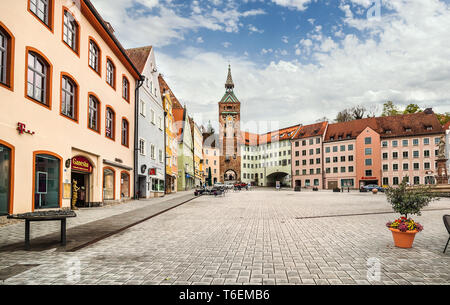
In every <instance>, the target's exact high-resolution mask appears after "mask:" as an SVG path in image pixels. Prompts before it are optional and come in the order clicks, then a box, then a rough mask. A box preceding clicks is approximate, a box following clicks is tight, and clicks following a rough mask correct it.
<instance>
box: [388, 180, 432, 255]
mask: <svg viewBox="0 0 450 305" xmlns="http://www.w3.org/2000/svg"><path fill="white" fill-rule="evenodd" d="M386 197H387V200H388V201H389V203H390V204H391V205H392V208H393V210H394V211H395V212H397V213H399V214H401V215H402V217H400V218H398V219H396V220H395V221H393V222H388V223H387V224H386V226H387V227H388V228H389V230H391V232H392V237H393V238H394V244H395V246H397V247H399V248H411V247H412V244H413V242H414V238H415V236H416V234H417V233H418V232H420V231H422V230H423V226H422V225H421V224H420V223H417V222H415V221H414V220H413V219H411V218H408V215H419V216H420V215H421V213H420V211H421V210H422V209H423V208H424V207H426V206H427V205H428V204H429V203H430V202H431V201H433V200H436V199H437V196H436V195H435V194H433V193H432V192H431V189H430V187H429V186H416V187H414V188H408V186H407V182H406V179H405V180H403V182H402V183H401V184H400V186H399V187H397V188H392V187H390V188H387V189H386Z"/></svg>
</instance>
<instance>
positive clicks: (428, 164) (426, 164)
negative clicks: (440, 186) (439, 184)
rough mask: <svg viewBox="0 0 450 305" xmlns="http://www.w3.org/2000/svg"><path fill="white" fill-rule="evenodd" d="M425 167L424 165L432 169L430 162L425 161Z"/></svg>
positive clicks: (425, 167)
mask: <svg viewBox="0 0 450 305" xmlns="http://www.w3.org/2000/svg"><path fill="white" fill-rule="evenodd" d="M423 167H424V169H430V168H431V166H430V162H425V163H424V164H423Z"/></svg>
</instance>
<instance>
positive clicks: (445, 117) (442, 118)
mask: <svg viewBox="0 0 450 305" xmlns="http://www.w3.org/2000/svg"><path fill="white" fill-rule="evenodd" d="M436 116H437V118H438V120H439V122H440V123H441V124H442V125H445V124H447V123H448V122H450V112H446V113H441V114H439V113H436Z"/></svg>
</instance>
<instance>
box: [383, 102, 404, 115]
mask: <svg viewBox="0 0 450 305" xmlns="http://www.w3.org/2000/svg"><path fill="white" fill-rule="evenodd" d="M398 114H400V111H399V110H398V109H397V106H395V105H394V103H393V102H392V101H388V102H386V103H384V104H383V112H382V113H381V116H391V115H398Z"/></svg>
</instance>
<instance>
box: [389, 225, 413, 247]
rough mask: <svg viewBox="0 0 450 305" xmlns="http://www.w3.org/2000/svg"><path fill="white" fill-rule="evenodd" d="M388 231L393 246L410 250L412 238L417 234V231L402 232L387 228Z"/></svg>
mask: <svg viewBox="0 0 450 305" xmlns="http://www.w3.org/2000/svg"><path fill="white" fill-rule="evenodd" d="M389 230H391V232H392V237H393V238H394V244H395V246H396V247H399V248H412V245H413V242H414V238H415V236H416V234H417V233H418V232H419V231H417V230H414V231H406V232H402V231H400V230H398V229H392V228H389Z"/></svg>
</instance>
